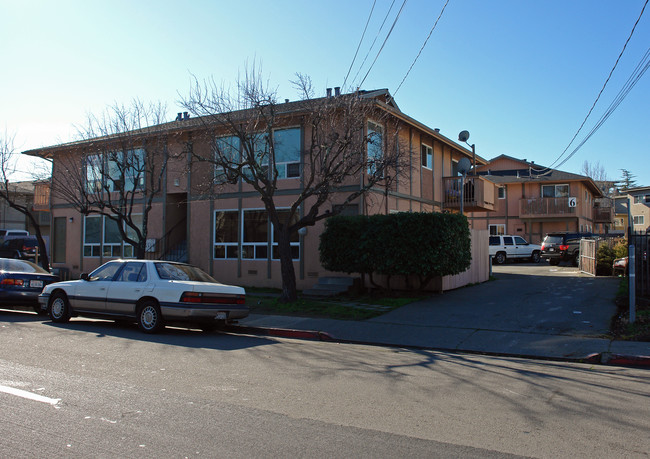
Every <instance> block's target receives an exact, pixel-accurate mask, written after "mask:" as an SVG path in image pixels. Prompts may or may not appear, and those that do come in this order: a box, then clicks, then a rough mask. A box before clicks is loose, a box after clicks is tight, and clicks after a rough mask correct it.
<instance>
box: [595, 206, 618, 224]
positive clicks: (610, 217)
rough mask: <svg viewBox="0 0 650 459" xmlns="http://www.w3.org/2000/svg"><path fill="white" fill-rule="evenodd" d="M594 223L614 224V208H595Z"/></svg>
mask: <svg viewBox="0 0 650 459" xmlns="http://www.w3.org/2000/svg"><path fill="white" fill-rule="evenodd" d="M593 221H594V223H613V222H614V208H613V207H594V213H593Z"/></svg>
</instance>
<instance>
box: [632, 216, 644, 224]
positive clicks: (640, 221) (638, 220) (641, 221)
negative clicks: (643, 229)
mask: <svg viewBox="0 0 650 459" xmlns="http://www.w3.org/2000/svg"><path fill="white" fill-rule="evenodd" d="M632 225H634V226H641V225H645V215H633V216H632Z"/></svg>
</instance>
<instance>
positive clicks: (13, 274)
mask: <svg viewBox="0 0 650 459" xmlns="http://www.w3.org/2000/svg"><path fill="white" fill-rule="evenodd" d="M58 281H59V278H58V277H57V276H55V275H53V274H50V273H48V272H47V271H45V270H44V269H43V268H41V267H40V266H38V265H36V264H34V263H32V262H31V261H27V260H15V259H11V258H0V307H2V308H11V307H14V306H31V307H33V308H34V311H36V312H37V313H39V314H41V313H44V311H41V308H40V307H39V305H38V295H39V294H40V293H41V292H42V291H43V287H45V286H46V285H48V284H51V283H53V282H58Z"/></svg>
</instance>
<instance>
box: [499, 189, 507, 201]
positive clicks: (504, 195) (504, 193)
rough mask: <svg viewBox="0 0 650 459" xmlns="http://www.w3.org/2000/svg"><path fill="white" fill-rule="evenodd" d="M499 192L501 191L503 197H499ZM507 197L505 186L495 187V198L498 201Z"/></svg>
mask: <svg viewBox="0 0 650 459" xmlns="http://www.w3.org/2000/svg"><path fill="white" fill-rule="evenodd" d="M501 190H503V196H501ZM506 195H507V189H506V187H505V186H500V187H497V197H498V199H505V198H506Z"/></svg>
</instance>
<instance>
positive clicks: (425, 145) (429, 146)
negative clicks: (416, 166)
mask: <svg viewBox="0 0 650 459" xmlns="http://www.w3.org/2000/svg"><path fill="white" fill-rule="evenodd" d="M422 147H426V148H427V159H428V157H429V154H428V151H429V150H431V155H430V156H431V165H430V166H425V165H424V164H422V158H420V164H422V168H423V169H426V170H428V171H432V170H433V147H432V146H431V145H427V144H426V143H424V142H422V143H421V144H420V156H422ZM428 163H429V161H427V164H428Z"/></svg>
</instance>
